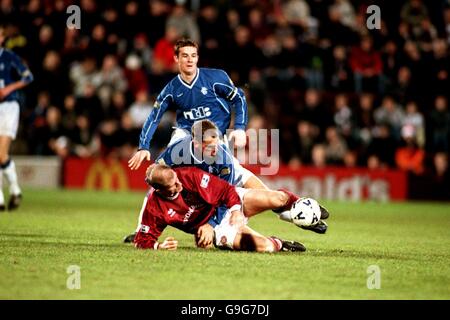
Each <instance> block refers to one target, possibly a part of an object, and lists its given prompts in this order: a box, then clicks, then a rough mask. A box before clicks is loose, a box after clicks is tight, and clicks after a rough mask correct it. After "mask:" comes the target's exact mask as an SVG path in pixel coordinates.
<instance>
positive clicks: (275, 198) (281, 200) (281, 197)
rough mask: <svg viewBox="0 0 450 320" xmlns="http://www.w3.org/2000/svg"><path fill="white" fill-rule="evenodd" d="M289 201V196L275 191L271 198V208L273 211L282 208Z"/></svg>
mask: <svg viewBox="0 0 450 320" xmlns="http://www.w3.org/2000/svg"><path fill="white" fill-rule="evenodd" d="M288 200H289V195H288V194H286V193H284V192H282V191H274V193H273V194H272V195H271V197H270V202H271V207H272V208H273V209H277V208H281V207H282V206H284V205H285V204H286V203H287V202H288Z"/></svg>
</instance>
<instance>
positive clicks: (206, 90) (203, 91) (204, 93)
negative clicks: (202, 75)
mask: <svg viewBox="0 0 450 320" xmlns="http://www.w3.org/2000/svg"><path fill="white" fill-rule="evenodd" d="M200 91H201V93H203V95H205V96H206V94H207V93H208V89H207V88H206V87H202V89H201V90H200Z"/></svg>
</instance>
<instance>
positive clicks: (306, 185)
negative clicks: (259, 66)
mask: <svg viewBox="0 0 450 320" xmlns="http://www.w3.org/2000/svg"><path fill="white" fill-rule="evenodd" d="M249 169H250V170H252V171H254V170H255V168H252V167H249ZM254 172H256V171H254ZM260 178H261V179H262V180H263V181H264V182H265V183H266V184H267V185H268V186H269V187H270V188H273V189H278V188H287V189H289V190H291V191H293V192H295V193H297V194H299V195H308V196H310V197H312V198H315V199H326V200H346V201H348V200H350V201H361V200H374V201H382V202H384V201H390V200H404V199H406V197H407V189H408V188H407V185H408V184H407V175H406V174H405V173H404V172H402V171H398V170H373V171H372V170H368V169H365V168H337V167H336V168H333V167H326V168H323V169H320V168H312V167H302V168H300V169H298V170H292V169H290V168H288V167H280V170H279V171H278V174H277V175H274V176H261V177H260Z"/></svg>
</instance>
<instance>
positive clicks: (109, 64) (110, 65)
mask: <svg viewBox="0 0 450 320" xmlns="http://www.w3.org/2000/svg"><path fill="white" fill-rule="evenodd" d="M92 84H93V85H94V86H95V87H96V91H97V95H98V97H99V98H100V101H101V102H102V106H103V108H104V109H108V108H109V106H110V105H111V99H112V96H113V94H114V93H116V92H122V93H123V92H125V90H126V89H127V81H126V78H125V76H124V74H123V70H122V68H121V67H120V66H119V65H118V63H117V58H116V57H115V56H114V55H111V54H108V55H106V56H105V58H104V59H103V64H102V68H101V69H100V70H99V71H98V72H96V73H95V74H94V76H93V78H92Z"/></svg>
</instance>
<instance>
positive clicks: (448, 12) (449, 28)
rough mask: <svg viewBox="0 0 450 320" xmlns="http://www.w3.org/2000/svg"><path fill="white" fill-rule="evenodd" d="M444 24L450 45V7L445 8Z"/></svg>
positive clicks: (449, 44) (448, 44)
mask: <svg viewBox="0 0 450 320" xmlns="http://www.w3.org/2000/svg"><path fill="white" fill-rule="evenodd" d="M444 24H445V36H446V40H447V46H450V7H447V8H446V9H445V10H444Z"/></svg>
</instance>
